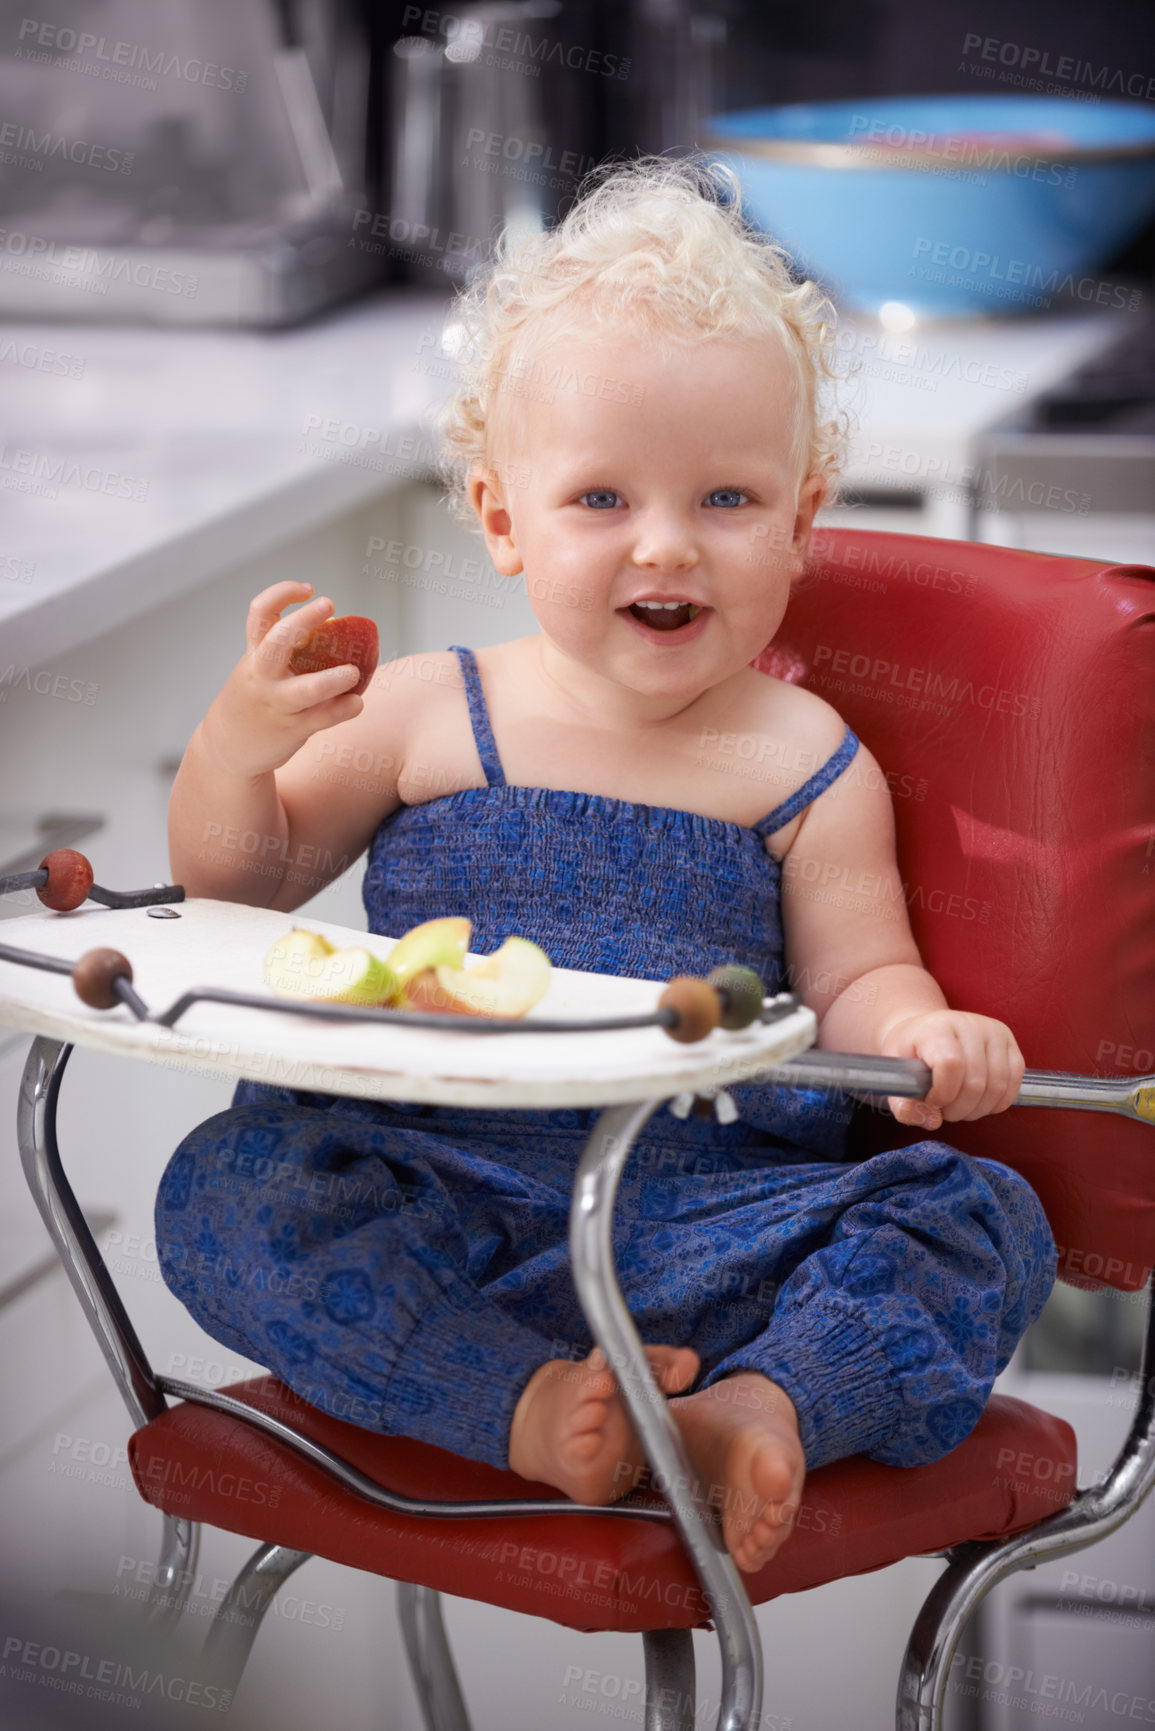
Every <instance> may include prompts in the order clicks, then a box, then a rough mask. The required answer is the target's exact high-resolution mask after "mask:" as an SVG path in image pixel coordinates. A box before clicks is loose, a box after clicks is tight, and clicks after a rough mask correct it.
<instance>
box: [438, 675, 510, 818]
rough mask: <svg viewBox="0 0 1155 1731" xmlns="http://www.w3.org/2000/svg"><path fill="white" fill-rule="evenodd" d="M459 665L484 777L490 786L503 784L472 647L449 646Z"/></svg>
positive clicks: (503, 774)
mask: <svg viewBox="0 0 1155 1731" xmlns="http://www.w3.org/2000/svg"><path fill="white" fill-rule="evenodd" d="M449 647H450V649H452V651H453V653H454V654H455V655H456V657H457V659H458V661H459V663H460V664H461V677H462V678H463V679H464V681H465V700H466V702H467V703H468V704H469V719H470V721H471V722H472V724H473V738H474V742H475V744H476V746H477V755H478V756H479V757H480V759H481V767H482V769H483V770H484V771H485V779H486V781H487V782H488V784H489V786H490V787H504V786H505V772H504V771H503V769H502V767H501V759H500V758H499V757H498V755H497V742H496V741H495V739H494V737H493V728H492V727H491V726H490V724H489V710H488V709H487V708H486V704H485V693H484V691H483V690H482V689H481V674H480V673H479V672H478V667H477V657H476V655H475V654H474V653H473V651H472V649H465V648H463V647H462V645H461V644H460V643H451V644H450V645H449Z"/></svg>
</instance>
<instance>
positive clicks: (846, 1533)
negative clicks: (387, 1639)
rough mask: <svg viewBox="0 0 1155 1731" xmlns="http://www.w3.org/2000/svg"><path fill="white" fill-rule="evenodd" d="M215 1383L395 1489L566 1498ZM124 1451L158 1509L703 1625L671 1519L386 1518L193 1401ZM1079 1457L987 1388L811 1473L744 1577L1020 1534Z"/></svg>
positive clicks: (767, 1582)
mask: <svg viewBox="0 0 1155 1731" xmlns="http://www.w3.org/2000/svg"><path fill="white" fill-rule="evenodd" d="M224 1392H225V1393H228V1394H231V1395H233V1396H235V1397H236V1398H237V1399H239V1400H243V1401H245V1402H247V1403H248V1404H249V1405H251V1406H254V1407H258V1408H260V1409H261V1410H263V1411H265V1412H269V1413H272V1414H274V1415H275V1416H276V1417H278V1418H280V1419H282V1420H284V1421H285V1422H286V1423H289V1424H291V1425H293V1427H294V1428H295V1429H297V1430H300V1431H302V1432H303V1433H304V1434H305V1435H306V1436H308V1437H310V1438H311V1439H312V1440H313V1441H315V1442H318V1443H321V1444H322V1445H323V1446H325V1447H326V1448H329V1449H331V1450H332V1451H333V1452H334V1453H335V1454H338V1455H340V1456H342V1457H343V1458H344V1459H345V1460H347V1461H348V1462H350V1464H351V1465H353V1466H356V1467H357V1468H358V1469H359V1470H360V1471H361V1472H363V1473H365V1474H366V1475H367V1476H368V1477H369V1478H371V1479H373V1480H374V1481H375V1482H376V1483H378V1484H380V1485H383V1486H385V1487H386V1488H387V1489H389V1490H391V1491H393V1492H395V1493H397V1494H399V1495H401V1496H410V1497H422V1498H425V1499H426V1500H429V1501H439V1502H452V1501H455V1500H462V1499H467V1498H469V1499H477V1498H491V1497H495V1498H496V1497H502V1498H509V1499H511V1500H514V1501H516V1500H518V1499H521V1498H528V1497H534V1498H538V1497H549V1498H554V1499H556V1500H557V1501H558V1502H559V1503H560V1502H564V1501H565V1500H566V1499H565V1498H564V1497H562V1495H561V1493H560V1492H559V1491H555V1490H553V1489H551V1488H550V1487H549V1486H546V1485H538V1484H531V1483H529V1482H528V1481H527V1480H525V1479H521V1478H518V1477H517V1476H516V1474H514V1473H507V1472H500V1471H499V1470H497V1469H496V1468H494V1467H489V1466H485V1465H483V1464H481V1463H479V1462H476V1461H468V1460H463V1459H462V1458H461V1457H460V1456H458V1455H452V1454H447V1453H446V1452H445V1451H444V1450H442V1449H438V1448H432V1447H430V1446H429V1445H427V1444H424V1443H418V1442H414V1441H412V1440H410V1439H409V1438H407V1437H387V1436H381V1435H379V1434H377V1433H376V1432H374V1431H368V1430H363V1429H361V1428H360V1427H359V1426H357V1425H351V1424H347V1423H345V1422H344V1421H343V1420H341V1419H334V1418H329V1417H327V1416H326V1415H325V1414H324V1413H322V1412H318V1411H317V1410H316V1408H314V1407H311V1406H308V1405H307V1404H306V1403H305V1402H304V1401H302V1400H301V1399H300V1398H299V1397H298V1396H297V1395H295V1394H293V1393H292V1391H291V1390H289V1389H287V1388H286V1387H285V1386H284V1385H283V1384H282V1383H279V1382H277V1380H276V1379H275V1378H273V1377H259V1378H256V1379H254V1380H252V1381H250V1382H242V1383H236V1384H234V1385H232V1386H231V1387H230V1388H228V1389H226V1390H225V1391H224ZM129 1459H130V1461H131V1463H132V1471H133V1474H134V1476H135V1478H136V1483H137V1486H138V1488H139V1490H140V1493H141V1495H142V1496H143V1497H144V1498H145V1500H146V1501H147V1502H150V1503H153V1504H155V1506H156V1507H157V1508H160V1509H163V1510H164V1511H165V1512H166V1513H167V1514H170V1515H178V1516H182V1517H183V1518H185V1519H186V1520H195V1521H206V1522H208V1523H209V1524H210V1525H212V1526H215V1527H220V1528H223V1529H224V1530H225V1531H227V1532H233V1533H243V1534H247V1535H248V1536H249V1537H250V1538H253V1539H260V1540H264V1541H266V1542H269V1543H275V1544H280V1545H285V1546H288V1547H290V1548H291V1549H293V1550H301V1551H310V1552H312V1553H313V1554H314V1555H317V1556H322V1557H328V1558H330V1559H332V1560H333V1561H335V1562H339V1563H348V1564H349V1565H351V1566H352V1567H353V1568H358V1569H366V1570H369V1571H371V1572H372V1573H374V1574H379V1575H387V1576H389V1577H390V1578H391V1579H393V1580H399V1581H412V1582H417V1583H420V1584H421V1585H424V1586H429V1587H434V1588H437V1589H438V1590H439V1591H442V1592H446V1593H452V1594H455V1595H457V1596H458V1597H461V1598H467V1599H479V1600H481V1601H483V1602H484V1603H487V1604H491V1605H501V1606H504V1607H505V1608H506V1609H508V1610H511V1611H523V1612H527V1613H529V1614H531V1615H533V1616H539V1617H548V1618H550V1619H551V1620H552V1621H553V1622H555V1623H561V1624H564V1625H566V1626H568V1627H569V1628H572V1629H581V1630H619V1631H626V1632H638V1631H642V1630H647V1629H664V1628H705V1627H708V1626H709V1617H708V1610H707V1606H706V1603H705V1600H704V1598H703V1596H702V1592H701V1589H700V1587H699V1585H698V1582H697V1577H696V1576H695V1574H694V1571H693V1569H692V1567H691V1565H690V1563H689V1561H688V1559H687V1557H686V1555H685V1553H684V1551H683V1549H682V1546H681V1541H680V1540H679V1538H678V1536H677V1533H676V1531H675V1529H674V1528H673V1526H672V1525H671V1524H670V1523H667V1522H663V1523H659V1522H656V1521H643V1520H636V1519H625V1518H622V1517H621V1516H614V1515H606V1516H600V1515H558V1516H551V1515H526V1516H521V1515H517V1516H513V1515H511V1516H504V1517H502V1518H500V1519H497V1518H495V1519H488V1518H487V1519H474V1518H470V1519H457V1520H454V1519H448V1518H447V1519H442V1518H441V1517H440V1516H412V1515H401V1514H394V1513H392V1512H391V1511H390V1510H388V1509H383V1508H378V1507H376V1506H375V1505H374V1504H372V1503H370V1502H368V1501H367V1500H366V1499H364V1498H362V1497H359V1496H358V1495H356V1493H355V1492H352V1491H348V1490H346V1489H345V1488H344V1487H343V1486H341V1485H340V1484H338V1483H337V1482H336V1481H334V1480H333V1479H332V1478H330V1477H329V1475H328V1474H327V1473H325V1472H324V1471H323V1470H322V1469H321V1468H320V1467H316V1466H314V1465H313V1464H312V1463H311V1462H309V1461H308V1460H306V1459H304V1458H303V1457H302V1456H301V1455H299V1454H297V1453H295V1452H294V1451H293V1450H292V1449H291V1448H289V1447H288V1446H287V1445H286V1444H284V1443H280V1442H277V1441H275V1440H274V1439H273V1438H272V1437H269V1436H266V1435H264V1434H263V1433H262V1432H261V1431H258V1430H256V1429H254V1428H253V1427H251V1426H250V1425H247V1424H246V1423H245V1422H244V1421H243V1420H241V1419H237V1418H233V1417H231V1416H229V1415H228V1414H224V1413H220V1412H214V1411H213V1410H212V1409H211V1408H210V1407H204V1406H199V1405H197V1404H195V1403H193V1402H185V1403H184V1404H182V1405H180V1406H176V1407H173V1408H171V1409H170V1410H169V1411H168V1412H166V1413H164V1414H163V1415H162V1416H161V1417H160V1418H158V1419H154V1420H153V1421H152V1422H151V1423H150V1424H147V1425H145V1426H144V1427H143V1428H142V1429H141V1430H138V1431H137V1432H136V1433H135V1435H134V1436H133V1438H132V1440H131V1442H130V1444H129ZM1075 1469H1076V1454H1075V1435H1074V1432H1073V1431H1072V1429H1071V1427H1070V1425H1068V1424H1066V1423H1065V1422H1064V1421H1063V1420H1062V1419H1059V1418H1055V1417H1053V1416H1052V1415H1051V1414H1050V1413H1045V1412H1041V1411H1040V1410H1039V1409H1038V1408H1037V1407H1033V1406H1028V1405H1027V1404H1026V1403H1025V1402H1024V1401H1020V1400H1015V1399H1012V1398H1011V1397H1010V1396H1007V1395H995V1396H993V1397H992V1399H991V1401H990V1402H989V1404H988V1406H987V1410H986V1412H985V1413H984V1414H983V1417H982V1418H981V1419H980V1421H979V1423H978V1425H977V1426H976V1428H975V1430H974V1431H973V1432H972V1433H971V1435H970V1436H969V1437H968V1438H967V1439H966V1441H965V1442H964V1443H961V1444H960V1445H959V1447H958V1448H956V1449H954V1450H952V1452H951V1453H950V1454H949V1455H947V1456H945V1457H944V1459H942V1460H941V1461H936V1462H934V1463H933V1464H932V1465H930V1466H924V1467H886V1466H880V1465H879V1464H878V1463H877V1462H875V1461H870V1460H867V1459H866V1458H865V1456H862V1455H857V1456H855V1457H853V1458H852V1459H850V1460H844V1461H836V1462H835V1463H834V1464H833V1465H831V1466H826V1467H819V1468H818V1469H817V1470H816V1471H815V1472H813V1473H811V1474H810V1476H809V1478H808V1479H807V1482H806V1487H805V1490H804V1493H803V1498H802V1503H801V1506H800V1508H799V1511H798V1515H797V1517H796V1521H795V1530H794V1532H793V1533H792V1534H791V1536H790V1538H789V1539H788V1540H787V1542H786V1544H785V1545H784V1546H783V1547H782V1550H781V1551H780V1552H779V1554H778V1556H777V1557H775V1558H774V1559H773V1560H772V1561H771V1562H770V1563H769V1564H768V1565H767V1566H766V1568H765V1569H763V1570H762V1571H761V1572H760V1573H759V1574H758V1575H754V1576H747V1577H745V1581H746V1588H747V1591H748V1593H749V1595H750V1598H751V1600H752V1602H753V1603H754V1604H762V1603H763V1602H765V1601H766V1600H768V1599H773V1598H777V1596H778V1595H779V1594H780V1593H797V1592H801V1591H803V1590H804V1589H805V1588H807V1587H817V1586H821V1585H822V1584H823V1583H825V1582H827V1581H833V1580H837V1579H839V1578H840V1577H842V1576H843V1575H857V1574H864V1573H867V1572H868V1571H870V1570H872V1569H881V1568H885V1567H886V1566H887V1564H889V1563H894V1562H897V1561H899V1560H900V1559H901V1558H903V1557H907V1556H914V1555H918V1554H920V1553H925V1552H936V1551H941V1550H945V1549H946V1548H947V1547H948V1546H950V1545H954V1544H958V1543H960V1542H962V1541H963V1540H966V1539H989V1538H997V1537H999V1536H1001V1535H1003V1534H1005V1533H1010V1532H1015V1531H1018V1530H1019V1529H1020V1528H1022V1527H1027V1526H1031V1525H1033V1524H1034V1523H1035V1522H1036V1521H1038V1520H1041V1519H1042V1518H1043V1517H1044V1516H1045V1515H1048V1514H1052V1513H1053V1512H1054V1511H1055V1509H1057V1508H1061V1507H1063V1506H1064V1505H1065V1504H1066V1503H1068V1502H1069V1501H1070V1500H1071V1498H1072V1496H1073V1495H1074V1493H1075V1483H1076V1475H1075ZM651 1500H653V1501H654V1502H655V1503H660V1501H661V1499H660V1498H659V1497H657V1496H656V1495H653V1496H652V1499H651Z"/></svg>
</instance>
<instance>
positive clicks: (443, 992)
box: [264, 916, 553, 1017]
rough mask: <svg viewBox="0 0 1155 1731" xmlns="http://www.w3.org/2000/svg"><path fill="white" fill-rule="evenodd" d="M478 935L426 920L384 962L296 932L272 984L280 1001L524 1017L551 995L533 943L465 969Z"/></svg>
mask: <svg viewBox="0 0 1155 1731" xmlns="http://www.w3.org/2000/svg"><path fill="white" fill-rule="evenodd" d="M472 929H473V928H472V924H471V922H470V921H469V920H468V919H465V918H462V917H458V916H452V917H449V918H445V919H436V920H424V921H423V922H422V923H421V924H420V925H417V926H413V927H412V928H411V930H409V931H408V932H406V933H405V934H404V936H402V937H400V938H399V939H398V940H397V942H396V943H395V944H394V946H393V948H392V949H391V950H390V951H389V954H388V956H387V957H385V958H382V957H381V956H376V955H374V954H373V952H372V951H371V950H368V949H366V948H365V947H364V946H362V945H356V946H353V947H350V948H348V949H344V950H338V949H335V948H334V946H333V945H332V944H331V943H329V941H328V939H327V938H324V937H322V936H321V934H320V933H319V932H313V931H310V930H308V928H307V927H305V926H294V927H293V929H292V931H290V932H289V933H287V934H286V936H285V937H283V938H278V939H277V942H276V943H275V944H274V945H273V947H272V949H271V950H270V951H269V953H268V955H267V956H266V957H265V962H264V976H265V983H266V985H268V986H269V987H270V988H271V990H272V991H273V992H274V994H275V995H276V996H277V997H281V998H307V999H310V1000H315V1001H316V1002H317V1003H328V1004H357V1005H361V1006H365V1005H389V1006H391V1007H393V1008H394V1009H411V1010H433V1011H442V1012H445V1013H447V1014H450V1015H465V1016H511V1017H520V1016H524V1015H525V1014H526V1013H527V1012H528V1011H529V1010H531V1009H532V1008H533V1006H534V1005H535V1004H536V1003H538V1002H540V1000H541V999H542V998H543V997H544V996H545V994H546V992H547V991H548V990H549V983H550V976H551V974H552V972H553V967H552V964H551V962H550V959H549V957H548V956H547V955H546V953H545V951H544V950H543V949H542V948H541V947H540V946H539V945H538V944H535V943H532V942H531V941H530V940H529V939H528V938H518V937H510V938H506V940H505V942H504V943H503V944H502V946H501V948H500V949H498V950H495V951H494V953H493V955H491V956H486V957H485V959H484V960H483V961H480V962H478V963H476V965H475V966H474V967H472V968H465V967H463V966H462V963H463V962H464V960H465V957H466V954H467V952H468V950H469V937H470V933H471V931H472Z"/></svg>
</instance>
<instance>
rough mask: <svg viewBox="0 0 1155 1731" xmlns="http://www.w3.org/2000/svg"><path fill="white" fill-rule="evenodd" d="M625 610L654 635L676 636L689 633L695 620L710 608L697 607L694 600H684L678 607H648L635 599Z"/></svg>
mask: <svg viewBox="0 0 1155 1731" xmlns="http://www.w3.org/2000/svg"><path fill="white" fill-rule="evenodd" d="M623 611H624V612H625V613H628V614H629V616H630V618H631V619H632V620H634V621H635V622H636V623H637V624H638V625H640V626H641V627H642V629H643V630H645V631H647V632H649V633H652V634H653V636H655V637H674V636H679V635H681V634H683V633H688V632H689V629H690V627H691V626H692V625H693V624H694V622H695V620H696V619H698V618H699V617H700V616H701V615H702V614H703V613H705V612H707V611H708V609H707V608H704V607H696V606H695V605H694V603H693V602H692V601H683V602H681V603H680V604H679V606H677V607H647V606H645V605H644V604H643V603H642V602H640V601H635V602H634V604H633V606H632V607H626V608H624V609H623ZM695 635H696V633H695Z"/></svg>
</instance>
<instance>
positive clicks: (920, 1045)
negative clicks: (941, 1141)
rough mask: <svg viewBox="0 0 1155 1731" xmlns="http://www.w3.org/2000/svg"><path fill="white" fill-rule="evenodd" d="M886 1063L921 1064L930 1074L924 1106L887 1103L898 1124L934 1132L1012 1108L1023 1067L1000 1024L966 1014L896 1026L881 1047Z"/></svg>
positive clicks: (931, 1015) (927, 1016) (930, 1014)
mask: <svg viewBox="0 0 1155 1731" xmlns="http://www.w3.org/2000/svg"><path fill="white" fill-rule="evenodd" d="M882 1052H883V1055H884V1056H885V1057H888V1058H921V1059H922V1061H923V1063H924V1064H928V1065H929V1066H930V1068H931V1070H932V1071H933V1073H934V1083H933V1085H932V1087H931V1090H930V1092H929V1094H928V1095H927V1097H926V1099H925V1100H909V1099H904V1098H902V1097H901V1096H891V1097H888V1099H887V1102H886V1103H887V1105H888V1106H889V1107H890V1109H891V1111H892V1112H893V1113H894V1116H895V1117H896V1118H897V1119H898V1121H899V1123H900V1124H915V1125H917V1126H918V1127H919V1128H920V1129H925V1130H937V1129H938V1127H939V1125H940V1124H941V1123H942V1121H943V1119H944V1118H946V1119H949V1120H950V1121H951V1122H954V1121H955V1120H957V1119H959V1118H985V1117H986V1116H987V1114H988V1113H990V1112H1005V1111H1006V1109H1007V1107H1008V1106H1013V1105H1014V1103H1015V1100H1016V1099H1017V1097H1018V1092H1019V1088H1020V1087H1021V1085H1022V1080H1023V1072H1024V1070H1025V1069H1026V1063H1025V1061H1024V1059H1023V1054H1022V1053H1021V1052H1020V1051H1019V1048H1018V1045H1017V1043H1016V1041H1015V1037H1014V1035H1013V1034H1012V1033H1011V1030H1010V1029H1009V1028H1008V1027H1007V1025H1006V1023H1005V1022H996V1021H995V1020H994V1018H993V1017H991V1016H976V1015H972V1014H971V1013H970V1012H969V1011H967V1010H930V1011H927V1012H925V1013H923V1014H922V1015H918V1016H908V1017H907V1018H906V1020H905V1021H902V1022H896V1023H895V1025H894V1026H893V1027H892V1028H891V1029H890V1031H889V1032H888V1034H887V1035H886V1038H885V1039H884V1040H883V1042H882Z"/></svg>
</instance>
